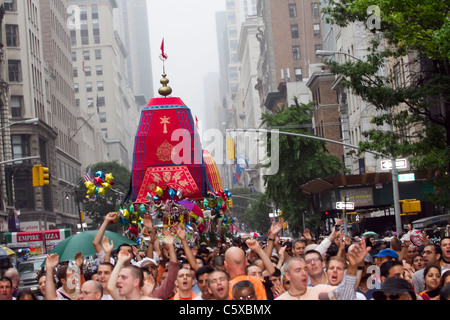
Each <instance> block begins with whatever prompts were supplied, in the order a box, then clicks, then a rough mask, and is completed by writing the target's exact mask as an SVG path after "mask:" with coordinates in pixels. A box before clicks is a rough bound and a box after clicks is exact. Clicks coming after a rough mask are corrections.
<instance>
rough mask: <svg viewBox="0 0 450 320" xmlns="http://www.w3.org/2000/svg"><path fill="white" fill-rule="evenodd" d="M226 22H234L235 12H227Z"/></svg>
mask: <svg viewBox="0 0 450 320" xmlns="http://www.w3.org/2000/svg"><path fill="white" fill-rule="evenodd" d="M228 24H231V25H233V24H236V14H235V13H234V12H229V13H228Z"/></svg>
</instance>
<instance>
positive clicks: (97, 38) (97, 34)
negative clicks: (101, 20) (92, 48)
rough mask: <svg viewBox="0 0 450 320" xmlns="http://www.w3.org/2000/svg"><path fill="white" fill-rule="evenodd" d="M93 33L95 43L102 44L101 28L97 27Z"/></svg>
mask: <svg viewBox="0 0 450 320" xmlns="http://www.w3.org/2000/svg"><path fill="white" fill-rule="evenodd" d="M93 34H94V43H95V44H100V29H98V28H95V29H94V30H93Z"/></svg>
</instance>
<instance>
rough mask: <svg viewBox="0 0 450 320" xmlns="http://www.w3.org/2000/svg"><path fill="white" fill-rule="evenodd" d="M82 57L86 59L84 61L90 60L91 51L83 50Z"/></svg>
mask: <svg viewBox="0 0 450 320" xmlns="http://www.w3.org/2000/svg"><path fill="white" fill-rule="evenodd" d="M83 57H84V60H86V61H88V60H91V52H90V51H83Z"/></svg>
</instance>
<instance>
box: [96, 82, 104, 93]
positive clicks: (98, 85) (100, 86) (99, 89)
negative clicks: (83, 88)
mask: <svg viewBox="0 0 450 320" xmlns="http://www.w3.org/2000/svg"><path fill="white" fill-rule="evenodd" d="M97 90H98V91H105V84H104V83H103V81H98V82H97Z"/></svg>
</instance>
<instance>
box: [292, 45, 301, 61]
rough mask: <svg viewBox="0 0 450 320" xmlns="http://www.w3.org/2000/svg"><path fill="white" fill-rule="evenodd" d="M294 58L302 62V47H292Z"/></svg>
mask: <svg viewBox="0 0 450 320" xmlns="http://www.w3.org/2000/svg"><path fill="white" fill-rule="evenodd" d="M292 58H293V59H294V60H300V58H301V55H300V46H293V47H292Z"/></svg>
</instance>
